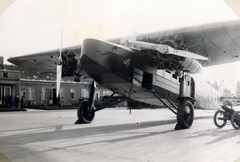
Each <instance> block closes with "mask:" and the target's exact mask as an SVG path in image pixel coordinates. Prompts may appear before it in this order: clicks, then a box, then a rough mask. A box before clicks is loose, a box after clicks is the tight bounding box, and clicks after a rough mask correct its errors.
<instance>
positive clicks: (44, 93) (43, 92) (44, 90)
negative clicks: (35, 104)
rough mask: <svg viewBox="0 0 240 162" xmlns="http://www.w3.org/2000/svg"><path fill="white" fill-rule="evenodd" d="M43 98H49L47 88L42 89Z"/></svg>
mask: <svg viewBox="0 0 240 162" xmlns="http://www.w3.org/2000/svg"><path fill="white" fill-rule="evenodd" d="M42 99H43V100H47V90H46V88H43V89H42Z"/></svg>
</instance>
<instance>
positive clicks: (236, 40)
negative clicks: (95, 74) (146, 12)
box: [136, 20, 240, 66]
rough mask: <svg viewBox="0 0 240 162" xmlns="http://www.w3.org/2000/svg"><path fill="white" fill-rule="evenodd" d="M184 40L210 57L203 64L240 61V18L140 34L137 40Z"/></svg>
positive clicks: (191, 50) (190, 49)
mask: <svg viewBox="0 0 240 162" xmlns="http://www.w3.org/2000/svg"><path fill="white" fill-rule="evenodd" d="M170 37H172V38H171V39H175V37H177V38H178V39H180V40H182V42H181V43H183V45H184V47H186V49H187V50H188V51H190V52H193V53H196V54H199V55H202V56H204V57H207V58H209V60H208V61H201V63H202V64H203V66H213V65H219V64H224V63H231V62H236V61H240V55H239V52H240V20H234V21H227V22H220V23H211V24H205V25H199V26H193V27H185V28H179V29H172V30H165V31H160V32H153V33H148V34H142V35H138V36H137V37H136V40H137V41H144V42H150V43H156V44H157V43H161V40H162V39H163V40H167V39H170Z"/></svg>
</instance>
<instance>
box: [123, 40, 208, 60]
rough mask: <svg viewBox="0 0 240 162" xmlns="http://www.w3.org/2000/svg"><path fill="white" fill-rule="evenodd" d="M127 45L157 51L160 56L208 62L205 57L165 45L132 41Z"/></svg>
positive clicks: (128, 41)
mask: <svg viewBox="0 0 240 162" xmlns="http://www.w3.org/2000/svg"><path fill="white" fill-rule="evenodd" d="M127 43H131V44H133V45H135V46H137V47H140V48H145V49H151V50H157V51H159V52H160V53H162V54H171V55H176V56H181V57H188V58H193V59H198V60H208V58H207V57H204V56H201V55H198V54H195V53H192V52H189V51H183V50H177V49H174V48H172V47H170V46H168V45H165V44H154V43H148V42H140V41H132V40H127Z"/></svg>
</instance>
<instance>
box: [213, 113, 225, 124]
mask: <svg viewBox="0 0 240 162" xmlns="http://www.w3.org/2000/svg"><path fill="white" fill-rule="evenodd" d="M218 113H223V111H222V110H218V111H216V112H215V114H214V116H213V121H214V124H215V125H216V126H217V127H218V128H222V127H224V126H225V125H226V123H227V120H224V122H223V124H222V125H219V124H218V123H217V115H218ZM223 117H224V116H223Z"/></svg>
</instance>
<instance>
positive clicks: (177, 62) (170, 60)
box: [148, 34, 202, 73]
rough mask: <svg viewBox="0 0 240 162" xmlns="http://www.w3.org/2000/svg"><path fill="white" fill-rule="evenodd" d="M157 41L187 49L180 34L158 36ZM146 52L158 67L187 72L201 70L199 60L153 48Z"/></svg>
mask: <svg viewBox="0 0 240 162" xmlns="http://www.w3.org/2000/svg"><path fill="white" fill-rule="evenodd" d="M157 43H159V44H165V45H168V46H170V47H172V48H174V49H179V50H186V51H188V49H187V45H186V44H185V43H184V40H183V38H182V37H181V36H180V35H171V34H168V35H166V36H164V37H160V38H158V40H157ZM148 54H149V56H150V58H151V59H152V60H153V63H154V64H157V65H158V68H159V69H168V70H170V71H185V72H189V73H199V72H201V71H202V65H201V64H200V63H199V61H198V60H195V59H192V58H185V57H180V56H176V55H170V54H168V55H166V54H162V53H160V52H158V51H154V50H148Z"/></svg>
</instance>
